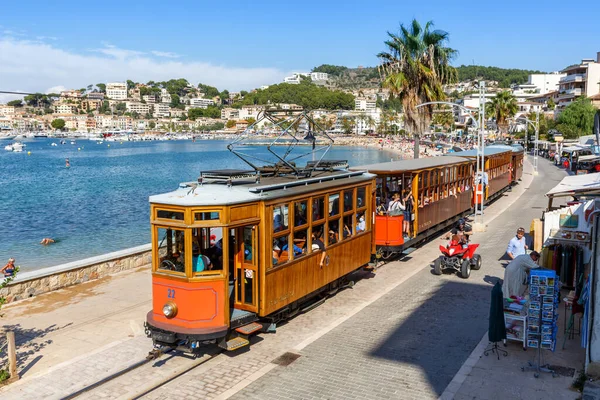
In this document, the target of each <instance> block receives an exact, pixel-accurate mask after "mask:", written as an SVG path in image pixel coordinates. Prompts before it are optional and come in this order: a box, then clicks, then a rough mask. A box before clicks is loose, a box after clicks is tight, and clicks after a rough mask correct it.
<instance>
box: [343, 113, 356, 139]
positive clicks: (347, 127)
mask: <svg viewBox="0 0 600 400" xmlns="http://www.w3.org/2000/svg"><path fill="white" fill-rule="evenodd" d="M355 126H356V123H355V122H354V118H350V117H343V118H342V130H343V131H344V133H345V134H346V135H349V134H351V133H352V131H354V127H355Z"/></svg>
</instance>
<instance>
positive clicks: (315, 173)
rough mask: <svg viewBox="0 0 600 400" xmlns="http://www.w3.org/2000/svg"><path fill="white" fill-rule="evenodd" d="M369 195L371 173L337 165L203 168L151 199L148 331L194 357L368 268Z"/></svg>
mask: <svg viewBox="0 0 600 400" xmlns="http://www.w3.org/2000/svg"><path fill="white" fill-rule="evenodd" d="M374 190H375V179H374V176H373V175H371V174H368V173H365V172H363V171H349V170H347V164H346V163H345V162H343V161H334V162H321V163H320V167H318V168H314V166H313V168H311V171H310V173H309V174H306V175H305V176H298V174H285V173H272V174H261V173H260V171H241V170H222V171H205V172H203V173H201V175H200V178H199V179H198V182H190V183H183V184H181V185H180V187H179V188H178V189H177V190H176V191H174V192H171V193H166V194H160V195H156V196H151V197H150V203H151V225H152V298H153V303H152V310H151V311H150V312H148V314H147V318H146V329H147V334H148V335H149V336H151V337H152V339H153V341H154V343H155V344H158V345H165V346H170V347H176V348H180V349H182V350H187V351H192V352H193V351H195V350H196V349H198V348H199V347H200V346H201V345H202V344H207V343H216V344H218V345H219V346H220V347H222V348H224V349H227V350H234V349H237V348H239V347H242V346H245V345H247V344H248V343H249V341H248V338H249V336H250V335H251V334H253V333H255V332H259V331H263V332H266V331H274V330H275V327H276V324H277V322H278V321H280V320H283V319H285V318H288V317H290V316H291V315H293V314H295V313H297V312H298V311H299V310H301V308H302V307H306V306H307V304H310V303H311V301H312V302H314V301H316V300H317V299H322V298H324V297H325V296H326V295H327V294H331V293H333V292H335V291H336V290H337V289H339V288H340V287H341V286H343V285H344V284H345V282H344V277H345V276H346V275H348V274H349V273H351V272H352V271H354V270H356V269H358V268H360V267H361V266H364V265H365V264H367V263H369V261H370V259H371V254H372V253H373V252H374V244H373V235H372V218H371V214H372V211H373V201H372V199H373V192H374ZM321 243H322V244H324V246H325V249H326V255H327V257H324V256H323V246H322V245H321Z"/></svg>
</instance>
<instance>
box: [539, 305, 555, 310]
mask: <svg viewBox="0 0 600 400" xmlns="http://www.w3.org/2000/svg"><path fill="white" fill-rule="evenodd" d="M542 310H544V311H554V304H552V303H550V304H548V303H544V304H543V308H542Z"/></svg>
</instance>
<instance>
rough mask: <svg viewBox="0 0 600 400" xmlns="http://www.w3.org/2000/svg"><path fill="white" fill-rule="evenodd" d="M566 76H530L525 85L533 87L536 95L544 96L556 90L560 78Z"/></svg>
mask: <svg viewBox="0 0 600 400" xmlns="http://www.w3.org/2000/svg"><path fill="white" fill-rule="evenodd" d="M565 76H567V74H565V73H561V72H552V73H550V74H531V75H529V79H528V80H527V83H528V84H530V85H534V86H535V87H536V89H537V93H538V94H546V93H549V92H554V91H556V90H558V84H559V82H560V80H561V79H562V78H564V77H565Z"/></svg>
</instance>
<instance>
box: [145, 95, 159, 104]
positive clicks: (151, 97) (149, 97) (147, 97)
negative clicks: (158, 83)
mask: <svg viewBox="0 0 600 400" xmlns="http://www.w3.org/2000/svg"><path fill="white" fill-rule="evenodd" d="M142 99H143V100H144V101H145V102H146V103H150V104H154V103H156V96H155V95H153V94H147V95H145V96H142Z"/></svg>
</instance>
